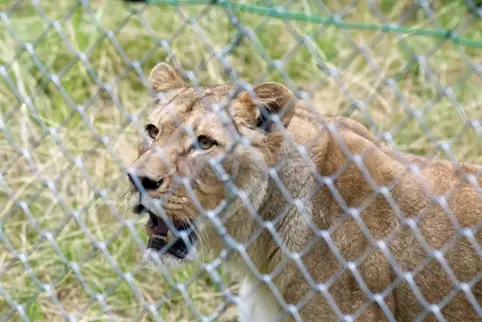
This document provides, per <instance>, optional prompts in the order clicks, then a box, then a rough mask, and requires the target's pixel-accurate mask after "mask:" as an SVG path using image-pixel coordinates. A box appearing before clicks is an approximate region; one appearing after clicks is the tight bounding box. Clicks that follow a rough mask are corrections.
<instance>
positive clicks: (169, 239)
mask: <svg viewBox="0 0 482 322" xmlns="http://www.w3.org/2000/svg"><path fill="white" fill-rule="evenodd" d="M152 237H155V238H158V239H160V240H162V241H164V242H170V241H171V240H172V233H171V231H170V230H169V231H168V232H167V234H166V235H164V236H162V235H157V234H153V235H152Z"/></svg>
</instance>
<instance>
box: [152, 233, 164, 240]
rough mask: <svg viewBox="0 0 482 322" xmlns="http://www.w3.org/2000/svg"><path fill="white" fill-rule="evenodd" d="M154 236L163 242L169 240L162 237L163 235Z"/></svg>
mask: <svg viewBox="0 0 482 322" xmlns="http://www.w3.org/2000/svg"><path fill="white" fill-rule="evenodd" d="M152 236H153V237H156V238H159V239H161V240H163V241H166V240H167V239H166V236H162V235H158V234H153V235H152Z"/></svg>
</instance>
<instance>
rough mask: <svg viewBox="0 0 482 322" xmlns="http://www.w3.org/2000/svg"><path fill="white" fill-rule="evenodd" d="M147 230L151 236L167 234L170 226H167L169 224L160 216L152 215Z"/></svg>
mask: <svg viewBox="0 0 482 322" xmlns="http://www.w3.org/2000/svg"><path fill="white" fill-rule="evenodd" d="M146 231H147V234H148V235H149V237H150V236H152V235H153V234H156V235H161V236H166V235H167V232H168V231H169V228H168V227H167V224H166V223H165V222H164V220H162V219H161V218H158V217H157V216H154V215H150V217H149V222H148V223H147V226H146Z"/></svg>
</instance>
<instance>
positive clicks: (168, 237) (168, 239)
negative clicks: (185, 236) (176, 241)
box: [166, 230, 173, 242]
mask: <svg viewBox="0 0 482 322" xmlns="http://www.w3.org/2000/svg"><path fill="white" fill-rule="evenodd" d="M172 238H173V236H172V232H171V231H170V230H169V231H168V232H167V235H166V241H167V242H170V241H171V240H172Z"/></svg>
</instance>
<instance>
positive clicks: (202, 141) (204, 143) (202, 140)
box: [197, 135, 216, 150]
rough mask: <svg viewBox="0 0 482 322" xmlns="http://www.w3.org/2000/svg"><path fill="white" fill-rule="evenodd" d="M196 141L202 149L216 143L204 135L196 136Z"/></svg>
mask: <svg viewBox="0 0 482 322" xmlns="http://www.w3.org/2000/svg"><path fill="white" fill-rule="evenodd" d="M197 143H198V144H199V147H200V148H201V149H203V150H207V149H209V148H211V147H212V146H214V145H215V144H216V142H215V141H214V140H212V139H210V138H208V137H207V136H204V135H201V136H199V137H198V138H197Z"/></svg>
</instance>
